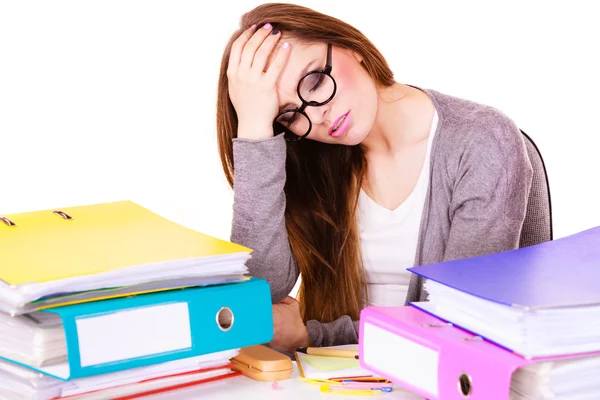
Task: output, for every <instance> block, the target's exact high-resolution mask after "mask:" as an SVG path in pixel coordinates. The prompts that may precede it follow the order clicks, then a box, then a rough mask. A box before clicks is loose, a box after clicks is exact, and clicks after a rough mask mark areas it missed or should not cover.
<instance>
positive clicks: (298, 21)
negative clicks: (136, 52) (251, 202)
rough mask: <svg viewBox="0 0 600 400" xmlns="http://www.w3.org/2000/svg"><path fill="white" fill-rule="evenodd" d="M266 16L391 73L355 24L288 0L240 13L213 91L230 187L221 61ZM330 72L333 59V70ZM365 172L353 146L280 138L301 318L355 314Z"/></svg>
mask: <svg viewBox="0 0 600 400" xmlns="http://www.w3.org/2000/svg"><path fill="white" fill-rule="evenodd" d="M267 22H269V23H271V25H273V27H275V28H277V29H279V30H280V31H281V32H283V34H284V35H287V36H289V37H294V38H296V39H298V40H301V41H303V42H307V43H314V42H325V43H331V44H332V45H334V46H338V47H340V48H344V49H348V50H352V51H354V52H356V53H357V54H359V55H360V56H362V59H363V61H362V66H363V67H364V68H365V69H366V71H367V72H368V73H369V74H370V76H371V77H372V78H373V80H374V81H375V83H376V84H377V85H379V86H391V85H392V84H394V77H393V73H392V71H391V70H390V68H389V67H388V65H387V63H386V61H385V59H384V58H383V56H382V55H381V54H380V52H379V51H378V50H377V49H376V48H375V46H374V45H373V44H372V43H371V42H370V41H369V40H368V39H367V38H366V37H365V36H364V35H363V34H362V33H361V32H360V31H358V30H357V29H356V28H354V27H352V26H350V25H348V24H347V23H345V22H343V21H340V20H338V19H336V18H333V17H330V16H328V15H324V14H321V13H319V12H316V11H314V10H311V9H309V8H306V7H302V6H297V5H292V4H280V3H273V4H264V5H261V6H259V7H257V8H255V9H253V10H252V11H250V12H248V13H246V14H244V15H243V16H242V18H241V23H240V29H239V30H238V31H237V32H235V33H234V34H233V35H232V37H231V39H230V41H229V43H228V44H227V46H226V48H225V52H224V54H223V58H222V62H221V71H220V75H219V85H218V98H217V134H218V143H219V154H220V157H221V163H222V165H223V169H224V171H225V175H226V177H227V181H228V182H229V185H230V186H231V187H233V168H234V165H233V143H232V139H233V138H234V137H236V134H237V122H238V121H237V116H236V113H235V109H234V107H233V105H232V103H231V101H230V99H229V94H228V90H227V87H228V82H227V66H228V63H229V53H230V51H231V45H232V43H233V41H234V40H235V39H236V38H237V37H239V35H240V34H241V33H242V32H243V31H245V30H246V29H248V28H249V27H250V26H251V25H253V24H257V26H261V25H262V24H265V23H267ZM333 73H334V75H335V67H334V71H333ZM365 172H366V160H365V157H364V153H363V150H362V148H361V147H360V146H340V145H330V144H325V143H320V142H317V141H314V140H301V141H299V142H294V143H288V146H287V159H286V174H287V180H286V184H285V194H286V210H285V221H286V227H287V232H288V237H289V241H290V247H291V250H292V253H293V255H294V257H295V259H296V261H297V263H298V266H299V268H300V273H301V277H302V284H301V286H300V290H299V295H300V299H299V300H300V305H301V312H302V315H303V318H304V320H305V321H308V320H311V319H316V320H319V321H322V322H329V321H333V320H335V319H337V318H338V317H340V316H342V315H349V316H350V317H351V318H352V319H353V320H357V319H358V318H359V316H360V310H361V308H362V306H363V297H364V296H366V288H365V283H364V281H365V280H364V270H363V267H362V256H361V251H360V243H359V235H358V227H357V221H356V207H357V203H358V196H359V192H360V188H361V185H362V183H363V179H364V176H365Z"/></svg>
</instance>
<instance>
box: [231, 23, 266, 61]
mask: <svg viewBox="0 0 600 400" xmlns="http://www.w3.org/2000/svg"><path fill="white" fill-rule="evenodd" d="M272 29H273V27H272V26H271V24H265V25H263V26H262V27H261V28H257V29H256V32H255V33H254V34H253V35H252V37H251V38H250V39H249V40H248V41H247V42H246V44H245V45H244V50H242V55H241V59H240V64H239V65H240V66H244V67H246V68H250V67H251V66H252V61H253V60H254V55H255V54H256V50H257V49H258V47H259V46H260V45H261V44H262V42H263V41H264V40H265V38H266V37H267V36H269V35H270V34H271V30H272Z"/></svg>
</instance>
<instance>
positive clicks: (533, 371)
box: [510, 356, 600, 400]
mask: <svg viewBox="0 0 600 400" xmlns="http://www.w3.org/2000/svg"><path fill="white" fill-rule="evenodd" d="M598 376H600V357H599V356H589V357H581V358H575V359H563V360H554V361H547V362H542V363H538V364H532V365H529V366H527V367H524V368H520V369H518V370H517V371H516V372H515V373H514V374H513V376H512V381H511V393H510V399H511V400H538V399H540V400H542V399H577V400H596V399H599V398H600V380H598Z"/></svg>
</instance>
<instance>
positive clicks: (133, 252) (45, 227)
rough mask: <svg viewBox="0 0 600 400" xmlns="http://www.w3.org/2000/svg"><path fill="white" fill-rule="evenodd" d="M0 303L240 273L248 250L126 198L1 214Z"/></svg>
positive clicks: (44, 304)
mask: <svg viewBox="0 0 600 400" xmlns="http://www.w3.org/2000/svg"><path fill="white" fill-rule="evenodd" d="M0 246H1V247H0V250H1V252H2V263H1V264H0V311H2V312H4V313H7V314H10V315H20V314H24V313H28V312H31V311H35V310H41V309H44V308H50V307H56V306H60V305H66V304H73V303H80V302H83V301H93V300H99V299H106V298H110V297H120V296H127V295H131V294H138V293H146V292H152V291H158V290H165V289H172V288H178V287H188V286H198V285H209V284H217V283H227V282H234V281H240V280H243V279H244V274H246V273H247V272H248V269H247V267H246V265H245V263H246V261H247V260H248V259H249V258H250V253H251V250H250V249H248V248H246V247H244V246H240V245H237V244H234V243H231V242H228V241H224V240H220V239H217V238H214V237H211V236H208V235H205V234H202V233H200V232H197V231H194V230H192V229H188V228H186V227H184V226H181V225H179V224H177V223H175V222H173V221H170V220H168V219H166V218H163V217H161V216H159V215H157V214H155V213H153V212H151V211H149V210H147V209H145V208H143V207H141V206H139V205H137V204H135V203H133V202H130V201H121V202H114V203H104V204H95V205H88V206H78V207H71V208H64V209H61V210H44V211H33V212H26V213H20V214H14V215H6V216H2V218H1V220H0Z"/></svg>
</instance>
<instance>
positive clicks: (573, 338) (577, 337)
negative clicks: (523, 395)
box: [415, 281, 600, 357]
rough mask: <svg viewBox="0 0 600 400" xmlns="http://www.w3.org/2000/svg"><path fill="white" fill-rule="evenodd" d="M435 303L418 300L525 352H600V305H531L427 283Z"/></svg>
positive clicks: (436, 312) (445, 316)
mask: <svg viewBox="0 0 600 400" xmlns="http://www.w3.org/2000/svg"><path fill="white" fill-rule="evenodd" d="M424 286H425V290H427V293H429V298H428V300H429V302H424V303H415V305H416V306H417V307H419V308H421V309H423V310H425V311H428V312H431V313H433V314H434V315H437V316H439V317H440V318H443V319H445V320H447V321H450V322H452V323H454V324H455V325H457V326H459V327H461V328H463V329H466V330H468V331H471V332H473V333H475V334H476V335H479V336H483V337H485V338H486V339H488V340H490V341H491V342H494V343H496V344H498V345H500V346H502V347H505V348H507V349H509V350H511V351H514V352H515V353H517V354H520V355H522V356H524V357H545V356H557V355H558V356H559V355H563V354H575V353H587V352H591V351H600V305H594V306H587V307H560V308H548V309H546V308H540V309H527V308H521V307H511V306H508V305H504V304H499V303H496V302H493V301H489V300H484V299H481V298H479V297H476V296H473V295H470V294H468V293H464V292H461V291H459V290H456V289H453V288H450V287H448V286H445V285H442V284H440V283H437V282H434V281H427V282H426V283H425V285H424Z"/></svg>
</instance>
